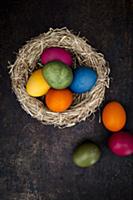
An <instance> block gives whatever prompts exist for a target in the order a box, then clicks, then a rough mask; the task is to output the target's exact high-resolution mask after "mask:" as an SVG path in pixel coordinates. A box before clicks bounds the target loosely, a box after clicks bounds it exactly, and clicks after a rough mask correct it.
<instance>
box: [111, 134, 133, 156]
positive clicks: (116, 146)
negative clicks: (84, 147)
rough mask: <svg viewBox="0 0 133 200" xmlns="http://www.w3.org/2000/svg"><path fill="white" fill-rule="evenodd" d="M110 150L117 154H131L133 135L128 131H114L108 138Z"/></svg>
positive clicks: (132, 150) (132, 152)
mask: <svg viewBox="0 0 133 200" xmlns="http://www.w3.org/2000/svg"><path fill="white" fill-rule="evenodd" d="M108 146H109V148H110V150H111V151H112V152H113V153H114V154H116V155H118V156H129V155H131V154H133V135H132V134H130V133H128V132H118V133H114V134H113V135H112V136H111V137H110V138H109V140H108Z"/></svg>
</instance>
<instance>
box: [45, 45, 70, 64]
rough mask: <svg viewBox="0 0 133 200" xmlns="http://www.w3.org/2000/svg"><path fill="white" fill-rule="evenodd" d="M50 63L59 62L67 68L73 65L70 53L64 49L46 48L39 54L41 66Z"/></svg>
mask: <svg viewBox="0 0 133 200" xmlns="http://www.w3.org/2000/svg"><path fill="white" fill-rule="evenodd" d="M52 61H60V62H63V63H64V64H66V65H69V66H71V65H72V63H73V59H72V55H71V53H70V52H69V51H67V50H66V49H63V48H60V47H50V48H47V49H45V50H44V51H43V53H42V54H41V62H42V64H46V63H48V62H52Z"/></svg>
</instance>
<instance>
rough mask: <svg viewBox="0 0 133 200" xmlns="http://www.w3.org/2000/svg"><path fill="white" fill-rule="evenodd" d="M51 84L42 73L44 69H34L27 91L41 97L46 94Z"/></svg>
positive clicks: (31, 94)
mask: <svg viewBox="0 0 133 200" xmlns="http://www.w3.org/2000/svg"><path fill="white" fill-rule="evenodd" d="M49 88H50V86H49V84H48V83H47V81H46V80H45V79H44V77H43V75H42V69H38V70H36V71H34V72H33V73H32V74H31V76H30V78H29V79H28V82H27V84H26V91H27V93H28V94H29V95H30V96H33V97H40V96H43V95H45V94H46V93H47V92H48V90H49Z"/></svg>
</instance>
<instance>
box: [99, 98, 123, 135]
mask: <svg viewBox="0 0 133 200" xmlns="http://www.w3.org/2000/svg"><path fill="white" fill-rule="evenodd" d="M102 121H103V124H104V126H105V127H106V128H107V129H108V130H110V131H112V132H117V131H120V130H121V129H122V128H123V127H124V126H125V123H126V112H125V110H124V108H123V106H122V105H121V104H120V103H119V102H117V101H112V102H110V103H108V104H107V105H106V106H105V107H104V109H103V112H102Z"/></svg>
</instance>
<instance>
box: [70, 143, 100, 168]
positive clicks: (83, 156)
mask: <svg viewBox="0 0 133 200" xmlns="http://www.w3.org/2000/svg"><path fill="white" fill-rule="evenodd" d="M100 155H101V151H100V149H99V147H98V146H97V145H96V144H94V143H92V142H84V143H83V144H80V145H79V146H78V147H77V148H76V149H75V150H74V152H73V162H74V163H75V164H76V165H77V166H78V167H83V168H84V167H89V166H91V165H94V164H95V163H96V162H97V161H98V160H99V158H100Z"/></svg>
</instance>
